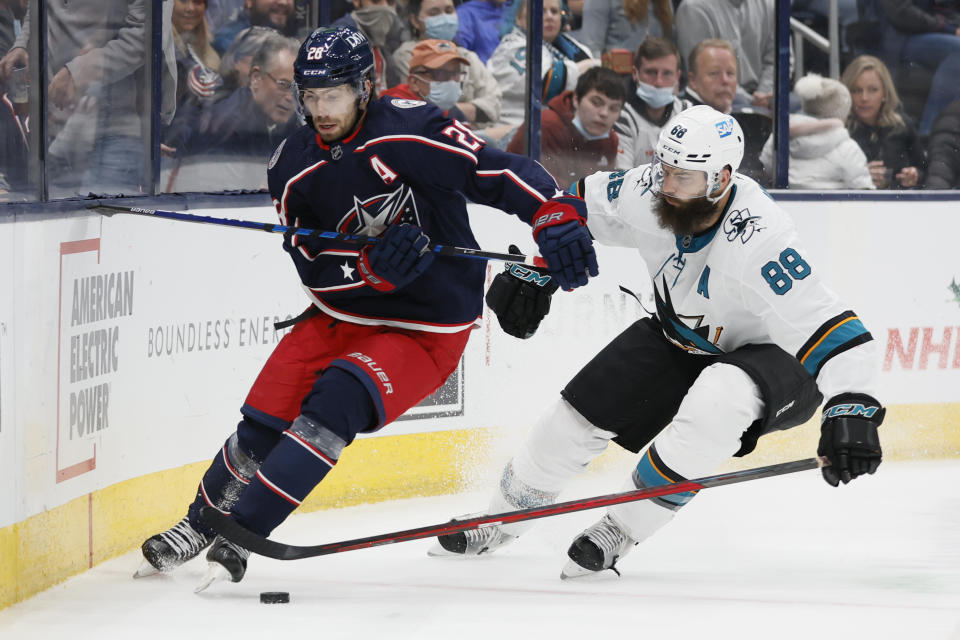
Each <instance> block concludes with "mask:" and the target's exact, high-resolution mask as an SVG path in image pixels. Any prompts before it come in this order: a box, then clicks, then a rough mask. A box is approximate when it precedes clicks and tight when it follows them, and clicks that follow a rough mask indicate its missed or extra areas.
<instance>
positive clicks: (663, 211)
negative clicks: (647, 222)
mask: <svg viewBox="0 0 960 640" xmlns="http://www.w3.org/2000/svg"><path fill="white" fill-rule="evenodd" d="M653 213H654V214H655V215H656V216H657V221H658V222H659V224H660V227H661V228H663V229H666V230H668V231H670V232H672V233H674V234H675V235H678V236H689V235H693V234H695V233H699V232H700V231H703V230H704V229H705V227H706V226H707V225H708V224H709V223H710V222H711V221H712V219H713V217H714V216H715V215H716V213H717V205H716V203H713V202H710V201H709V200H708V199H706V198H702V197H701V198H692V199H690V200H679V199H675V198H671V197H670V196H665V195H663V194H662V193H659V194H657V195H656V196H655V197H654V201H653Z"/></svg>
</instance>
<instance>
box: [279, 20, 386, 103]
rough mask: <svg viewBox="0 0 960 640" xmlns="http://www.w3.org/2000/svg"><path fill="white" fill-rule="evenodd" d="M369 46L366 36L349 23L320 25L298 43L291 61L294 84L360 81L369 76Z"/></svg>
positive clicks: (307, 85)
mask: <svg viewBox="0 0 960 640" xmlns="http://www.w3.org/2000/svg"><path fill="white" fill-rule="evenodd" d="M372 75H373V50H372V49H371V48H370V43H369V42H368V41H367V37H366V36H365V35H363V34H362V33H360V32H359V31H355V30H354V29H350V28H349V27H337V28H334V27H321V28H320V29H317V30H315V31H314V32H313V33H311V34H310V35H309V36H307V39H306V40H304V41H303V44H302V45H300V51H299V53H298V54H297V60H296V62H294V64H293V78H294V81H295V82H296V83H297V85H298V87H299V88H300V89H301V90H303V89H315V88H324V87H335V86H337V85H341V84H347V83H350V84H354V85H358V84H362V82H363V80H365V79H367V78H369V79H371V80H372V79H373V78H372Z"/></svg>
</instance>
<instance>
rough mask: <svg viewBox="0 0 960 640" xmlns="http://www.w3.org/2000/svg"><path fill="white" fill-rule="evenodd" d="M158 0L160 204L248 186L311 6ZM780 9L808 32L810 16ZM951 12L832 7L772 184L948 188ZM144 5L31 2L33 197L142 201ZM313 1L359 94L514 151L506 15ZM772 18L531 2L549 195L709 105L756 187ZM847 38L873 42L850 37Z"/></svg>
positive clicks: (10, 135) (954, 110) (17, 108)
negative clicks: (352, 57) (42, 44)
mask: <svg viewBox="0 0 960 640" xmlns="http://www.w3.org/2000/svg"><path fill="white" fill-rule="evenodd" d="M31 4H32V3H31V2H29V1H28V0H0V149H2V150H3V158H2V160H0V199H9V197H10V194H16V193H17V192H22V191H28V190H29V185H28V173H29V172H28V171H27V167H28V166H29V165H30V162H29V158H30V152H29V146H30V143H31V137H30V123H29V117H28V114H29V105H28V104H26V102H25V101H26V98H25V96H28V95H30V94H29V92H28V91H27V89H28V87H26V84H25V82H26V78H27V76H28V75H29V74H28V73H27V72H28V69H29V63H30V60H29V59H28V58H29V56H28V53H27V52H28V50H29V42H30V37H31V34H30V30H29V25H30V15H29V6H30V5H31ZM162 4H163V38H162V40H163V52H162V53H163V62H162V64H161V65H160V68H161V70H162V71H161V76H162V77H161V80H162V85H161V86H162V91H161V96H160V103H161V106H162V109H161V118H160V122H161V124H162V133H161V152H162V156H163V158H162V171H161V185H160V188H161V189H162V190H168V191H188V190H203V191H210V190H224V189H260V188H262V187H263V186H264V179H265V178H264V176H263V173H264V172H263V171H262V170H261V169H262V166H261V165H262V164H263V162H264V161H265V159H267V158H269V155H270V153H271V151H272V149H273V148H274V147H275V146H276V144H278V143H279V141H280V140H282V139H283V138H284V137H285V136H286V135H287V133H288V132H289V131H290V130H291V129H292V128H293V127H296V126H298V116H297V112H296V111H297V110H296V100H295V97H294V96H293V93H292V90H291V85H292V80H293V73H292V64H293V59H294V56H295V54H296V48H297V43H298V42H299V41H300V40H302V38H303V37H304V36H305V35H306V34H307V33H308V32H309V31H310V28H311V25H312V24H314V23H315V21H312V20H313V19H314V18H315V16H313V17H311V16H310V14H309V11H310V5H311V3H310V2H309V1H308V0H162ZM792 4H793V6H794V7H795V9H796V10H797V11H800V12H802V14H803V15H805V16H809V15H813V16H816V15H817V14H820V15H821V16H823V15H824V14H825V12H826V11H827V7H828V4H829V3H827V2H826V1H821V0H794V2H793V3H792ZM956 4H957V3H954V2H945V1H943V0H841V1H840V2H839V7H840V25H841V37H842V45H843V46H842V54H843V58H842V60H843V63H844V64H843V65H842V71H843V72H842V77H841V78H834V79H831V78H828V77H823V76H825V75H826V74H825V73H820V74H816V73H805V74H803V77H802V78H798V79H797V80H796V82H795V83H794V84H793V90H792V92H791V101H790V105H789V106H788V105H783V107H784V108H789V109H790V111H791V114H790V119H789V123H790V126H789V134H790V144H789V158H790V163H789V184H790V186H791V187H792V188H797V189H914V188H928V189H929V188H940V189H953V188H957V187H958V186H960V84H958V83H957V82H956V81H955V78H956V77H957V75H958V74H960V12H958V11H956V7H955V5H956ZM150 6H151V3H149V2H147V0H70V2H69V3H68V2H67V1H66V0H59V1H51V2H48V3H46V7H47V20H46V26H47V43H46V51H47V56H46V63H47V68H46V69H45V70H44V78H45V81H46V85H47V86H46V96H47V109H46V111H45V114H44V117H45V121H46V122H45V124H46V126H45V127H44V129H45V132H46V139H45V140H44V141H43V143H44V144H45V145H46V154H45V158H46V171H47V175H48V176H49V177H48V181H47V182H48V187H49V191H50V195H51V196H52V197H62V196H69V195H86V194H87V193H91V192H92V193H125V194H131V193H142V192H144V191H145V188H144V182H145V180H146V176H145V175H144V168H145V166H146V164H145V162H144V156H145V153H146V151H145V146H144V142H143V139H144V138H143V134H144V131H145V121H144V114H146V113H149V109H147V108H145V107H144V101H145V99H146V95H147V91H146V87H145V78H146V74H145V68H144V64H145V60H146V55H145V52H146V51H147V49H148V48H149V46H148V43H145V40H144V23H145V21H146V20H147V19H148V17H149V16H148V12H149V8H150ZM330 6H331V9H332V12H331V24H333V25H347V26H351V27H353V28H356V29H359V30H361V31H362V32H363V33H364V34H366V36H367V37H368V39H369V40H370V42H371V44H372V45H373V49H374V52H375V65H376V76H377V86H376V87H375V88H376V91H377V94H378V95H385V96H392V97H395V98H401V99H409V100H422V101H426V102H430V103H432V104H435V105H437V106H438V107H440V108H441V109H443V110H444V111H445V112H446V113H447V114H448V115H449V116H451V117H455V118H457V119H458V120H460V121H462V122H464V123H465V124H466V125H467V126H469V127H471V128H472V129H474V131H475V132H476V133H477V135H478V136H479V137H481V138H483V139H484V140H486V141H487V143H488V144H490V145H494V146H497V147H499V148H502V149H508V150H510V151H517V152H523V151H524V139H525V135H524V134H525V131H526V127H525V123H524V113H525V105H526V94H525V87H526V82H525V76H526V73H527V64H526V46H527V33H526V27H527V1H526V0H465V1H462V2H461V1H460V0H334V2H332V3H331V5H330ZM774 14H775V0H543V16H542V20H543V23H542V34H543V40H542V52H541V53H542V73H543V78H542V81H543V82H542V87H543V92H542V95H540V96H537V98H539V100H540V101H541V105H542V120H541V149H542V162H543V164H544V166H546V167H547V169H548V170H549V171H550V172H551V173H552V174H553V175H554V177H555V178H556V179H557V181H558V184H559V185H560V186H561V187H567V186H569V184H570V182H571V181H572V180H573V179H575V178H577V177H578V176H579V175H582V174H584V173H590V172H593V171H597V170H602V169H607V168H611V169H613V168H616V169H625V168H630V167H633V166H638V165H641V164H645V163H648V162H650V161H651V159H652V155H653V149H654V146H655V143H656V140H657V136H658V135H659V132H660V129H661V128H662V127H663V125H664V124H665V123H666V122H667V121H668V120H669V119H670V117H671V116H673V115H674V114H675V113H677V112H679V111H682V110H684V109H686V108H689V107H690V106H692V105H697V104H709V105H710V106H712V107H714V108H716V109H718V110H720V111H722V112H724V113H729V114H731V115H732V116H733V117H734V118H736V119H737V120H738V121H739V123H740V124H741V127H742V129H743V131H744V135H745V138H746V140H745V142H746V145H745V146H746V153H745V157H744V161H743V163H742V165H741V169H740V170H741V172H743V173H745V174H747V175H750V176H751V177H753V178H755V179H757V180H758V181H760V182H761V183H762V184H764V185H766V186H772V178H773V175H774V174H775V169H776V167H775V157H776V153H775V150H774V141H773V136H772V129H773V115H774V113H775V112H776V110H777V107H778V105H776V104H775V101H774V79H775V78H774V74H775V61H776V51H775V46H774V33H775V15H774ZM865 25H866V28H867V29H868V30H869V29H872V31H871V33H875V34H876V37H874V38H869V37H868V38H864V37H863V33H864V28H865ZM856 34H860V35H859V36H856V37H855V35H856ZM791 46H792V45H791ZM917 69H921V70H923V71H925V73H926V76H922V75H918V74H917V73H915V72H916V70H917ZM798 75H800V74H798ZM918 78H921V80H918ZM908 79H909V80H908ZM898 88H901V91H898ZM198 167H200V168H202V169H203V170H198Z"/></svg>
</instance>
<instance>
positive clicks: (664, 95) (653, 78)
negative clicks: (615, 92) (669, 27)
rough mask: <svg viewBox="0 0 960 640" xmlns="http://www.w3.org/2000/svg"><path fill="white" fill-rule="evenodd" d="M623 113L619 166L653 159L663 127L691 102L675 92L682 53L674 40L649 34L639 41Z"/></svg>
mask: <svg viewBox="0 0 960 640" xmlns="http://www.w3.org/2000/svg"><path fill="white" fill-rule="evenodd" d="M633 60H634V67H633V70H632V76H631V79H630V88H629V90H628V92H627V101H626V104H624V105H623V110H621V112H620V117H619V118H618V119H617V123H616V124H615V125H614V129H615V130H616V132H617V136H618V137H619V139H620V148H619V149H618V151H617V169H632V168H633V167H639V166H640V165H642V164H649V163H650V162H653V150H654V149H655V148H656V146H657V139H658V138H659V137H660V129H662V128H663V125H665V124H666V123H667V121H668V120H669V119H670V118H672V117H673V116H674V115H676V114H678V113H680V112H681V111H683V110H684V109H688V108H689V107H690V106H691V103H690V101H689V100H685V99H683V98H681V97H679V96H677V95H676V90H677V86H678V85H679V83H680V53H679V51H677V47H676V45H675V44H673V42H672V41H670V40H668V39H666V38H658V37H656V36H650V37H649V38H646V39H645V40H644V41H643V42H641V43H640V46H639V47H638V48H637V52H636V55H635V56H634V58H633Z"/></svg>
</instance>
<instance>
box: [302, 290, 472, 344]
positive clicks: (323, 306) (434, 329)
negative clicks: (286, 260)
mask: <svg viewBox="0 0 960 640" xmlns="http://www.w3.org/2000/svg"><path fill="white" fill-rule="evenodd" d="M303 289H304V291H306V292H307V296H309V298H310V299H311V300H312V301H313V304H315V305H317V308H319V309H320V310H321V311H323V312H324V313H325V314H327V315H328V316H330V317H331V318H336V319H337V320H342V321H344V322H352V323H353V324H363V325H371V326H379V325H382V326H385V327H399V328H401V329H410V330H412V331H429V332H431V333H460V332H461V331H466V330H468V329H472V328H473V327H474V326H476V325H477V323H478V322H479V320H480V318H479V317H477V318H476V319H475V320H471V321H470V322H464V323H460V324H440V323H432V322H422V321H416V320H400V319H396V318H375V317H372V316H362V315H360V314H356V313H349V312H346V311H342V310H340V309H335V308H334V307H331V306H330V305H329V304H327V303H326V302H324V301H323V300H321V299H320V298H318V297H317V296H316V295H315V294H314V293H313V291H312V290H311V289H310V287H307V286H304V287H303Z"/></svg>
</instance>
